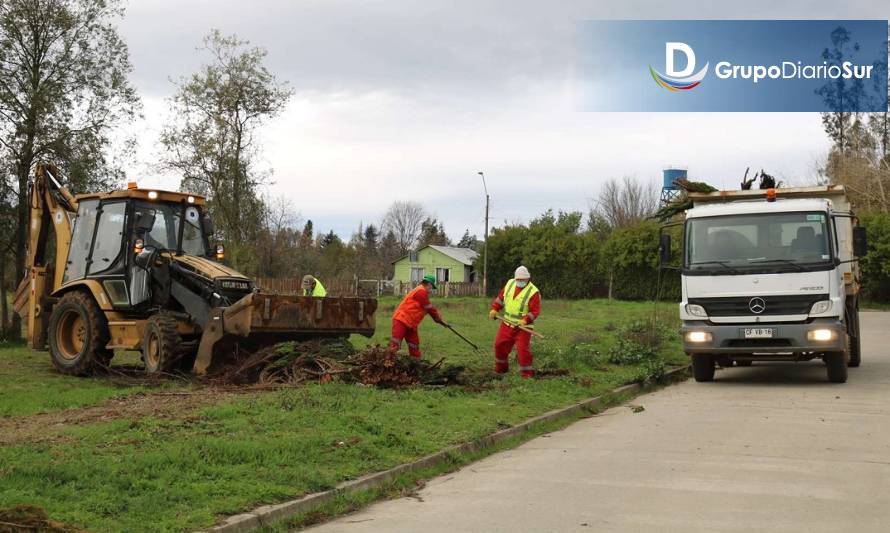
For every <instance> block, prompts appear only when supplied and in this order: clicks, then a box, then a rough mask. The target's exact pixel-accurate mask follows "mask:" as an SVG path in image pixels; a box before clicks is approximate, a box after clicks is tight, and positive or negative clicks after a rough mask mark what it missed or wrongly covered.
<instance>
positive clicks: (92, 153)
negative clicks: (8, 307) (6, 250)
mask: <svg viewBox="0 0 890 533" xmlns="http://www.w3.org/2000/svg"><path fill="white" fill-rule="evenodd" d="M123 5H124V2H122V1H120V0H3V1H2V2H0V164H2V165H3V167H4V169H3V170H4V176H7V178H6V180H7V181H6V182H5V183H4V187H5V188H6V190H7V191H9V192H11V193H12V195H13V196H14V197H15V199H16V205H15V224H14V231H13V233H12V235H11V237H13V242H14V247H10V248H13V249H14V250H15V261H14V264H15V268H14V270H15V276H16V279H21V278H22V277H23V275H24V261H25V255H24V254H25V246H26V244H27V239H28V201H27V194H28V181H29V178H30V174H31V168H32V166H33V165H34V163H36V162H37V161H49V162H52V163H54V164H56V165H57V166H58V167H59V168H62V169H64V170H65V174H66V176H65V177H66V178H67V183H66V185H68V186H69V187H70V188H71V189H73V190H74V191H84V190H90V189H95V188H98V187H104V186H108V185H109V184H110V183H112V182H114V181H116V180H119V179H120V178H121V177H122V176H123V172H122V170H121V169H120V168H119V167H118V166H117V164H116V162H115V161H114V160H113V157H112V155H111V152H112V150H113V148H114V147H115V142H114V139H115V138H116V137H115V135H116V133H115V132H116V131H118V130H121V129H122V128H125V127H126V126H127V125H128V124H129V123H130V122H131V121H132V119H133V118H135V116H136V115H137V114H138V113H139V110H140V102H139V98H138V96H137V94H136V91H135V89H134V88H133V87H132V85H131V84H130V82H129V80H128V76H129V74H130V72H131V71H132V66H131V64H130V59H129V53H128V51H127V46H126V44H125V43H124V41H123V39H122V38H121V36H120V34H119V33H118V30H117V27H116V24H117V22H118V20H119V19H120V18H121V16H122V15H123V12H124V8H123ZM120 137H125V136H123V135H121V134H117V138H120ZM125 144H126V143H125ZM119 146H120V145H119ZM4 196H5V194H4ZM0 260H3V259H2V258H0Z"/></svg>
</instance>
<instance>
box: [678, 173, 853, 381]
mask: <svg viewBox="0 0 890 533" xmlns="http://www.w3.org/2000/svg"><path fill="white" fill-rule="evenodd" d="M689 198H690V199H691V200H692V202H693V207H692V208H691V209H688V210H687V211H686V217H685V221H684V222H682V225H683V247H682V264H681V266H680V273H681V278H682V301H681V302H680V319H681V320H682V328H681V332H682V335H683V349H684V351H685V352H686V353H687V354H688V355H689V356H690V357H691V358H692V368H693V374H694V377H695V380H696V381H711V380H713V379H714V371H715V367H716V366H717V365H719V366H720V367H723V368H726V367H729V366H732V365H733V364H736V365H739V366H748V365H751V364H752V362H753V361H809V360H811V359H816V358H820V359H822V360H823V361H824V362H825V366H826V369H827V373H828V380H829V381H831V382H835V383H843V382H845V381H846V380H847V367H848V366H851V367H856V366H859V364H860V360H861V354H860V349H859V287H860V283H859V282H860V278H859V268H858V262H857V261H858V257H861V256H862V255H864V254H865V250H866V242H865V230H864V228H862V227H859V226H858V224H857V219H856V217H855V215H854V214H853V212H852V210H851V205H850V202H849V200H848V199H847V197H846V195H845V193H844V189H843V187H842V186H839V185H828V186H820V187H806V188H788V189H767V190H745V191H720V192H714V193H690V194H689ZM660 244H661V246H660V247H661V261H662V264H665V263H666V262H667V261H668V260H669V259H670V235H669V234H668V233H667V232H664V231H663V232H662V235H661V243H660Z"/></svg>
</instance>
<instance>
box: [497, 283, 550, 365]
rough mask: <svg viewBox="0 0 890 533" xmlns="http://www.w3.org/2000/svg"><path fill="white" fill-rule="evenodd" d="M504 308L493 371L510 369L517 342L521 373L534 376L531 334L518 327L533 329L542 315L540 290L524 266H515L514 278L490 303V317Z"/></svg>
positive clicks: (517, 357) (517, 356)
mask: <svg viewBox="0 0 890 533" xmlns="http://www.w3.org/2000/svg"><path fill="white" fill-rule="evenodd" d="M501 309H503V310H504V322H502V323H501V327H500V328H499V329H498V334H497V337H495V339H494V371H495V372H497V373H498V374H503V373H505V372H507V370H509V368H510V352H511V351H513V346H514V345H515V346H516V359H517V360H518V361H519V373H520V375H521V376H522V377H524V378H530V377H533V376H534V375H535V368H534V366H533V364H532V351H531V339H532V335H531V333H529V332H528V331H523V330H521V329H519V327H518V326H523V327H524V328H527V329H532V328H534V325H533V324H534V322H535V320H536V319H537V318H538V317H539V316H541V293H540V291H538V288H537V287H535V286H534V285H533V284H532V282H531V275H530V274H529V273H528V269H527V268H525V267H524V266H520V267H519V268H517V269H516V272H514V274H513V279H511V280H510V281H508V282H507V284H506V285H505V286H504V288H503V289H501V292H500V293H499V294H498V297H497V298H496V299H495V300H494V302H492V303H491V311H489V312H488V316H489V318H491V319H492V320H497V318H498V311H500V310H501Z"/></svg>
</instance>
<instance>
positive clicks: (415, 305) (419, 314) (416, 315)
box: [392, 285, 432, 328]
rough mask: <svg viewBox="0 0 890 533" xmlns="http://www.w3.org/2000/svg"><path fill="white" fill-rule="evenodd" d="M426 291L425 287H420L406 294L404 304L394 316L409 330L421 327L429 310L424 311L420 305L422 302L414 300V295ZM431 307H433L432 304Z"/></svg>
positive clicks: (397, 309)
mask: <svg viewBox="0 0 890 533" xmlns="http://www.w3.org/2000/svg"><path fill="white" fill-rule="evenodd" d="M425 290H426V289H425V288H424V286H423V285H418V286H417V287H414V289H412V290H411V292H409V293H408V294H406V295H405V298H403V299H402V303H400V304H399V306H398V307H397V308H396V312H395V313H394V314H393V316H392V317H393V319H394V320H398V321H399V322H401V323H403V324H405V325H406V326H408V327H409V328H416V327H417V326H419V325H420V322H421V321H422V320H423V317H425V316H426V313H427V309H424V307H423V306H422V305H420V302H418V301H417V300H415V299H414V295H415V294H416V293H417V291H425ZM430 307H432V304H431V305H430Z"/></svg>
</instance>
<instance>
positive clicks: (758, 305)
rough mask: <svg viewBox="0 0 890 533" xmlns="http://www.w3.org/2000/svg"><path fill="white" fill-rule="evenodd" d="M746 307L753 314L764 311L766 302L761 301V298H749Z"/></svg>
mask: <svg viewBox="0 0 890 533" xmlns="http://www.w3.org/2000/svg"><path fill="white" fill-rule="evenodd" d="M748 309H750V310H751V312H752V313H754V314H755V315H759V314H760V313H762V312H764V311H766V302H765V301H763V298H757V297H755V298H751V300H749V301H748Z"/></svg>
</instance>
